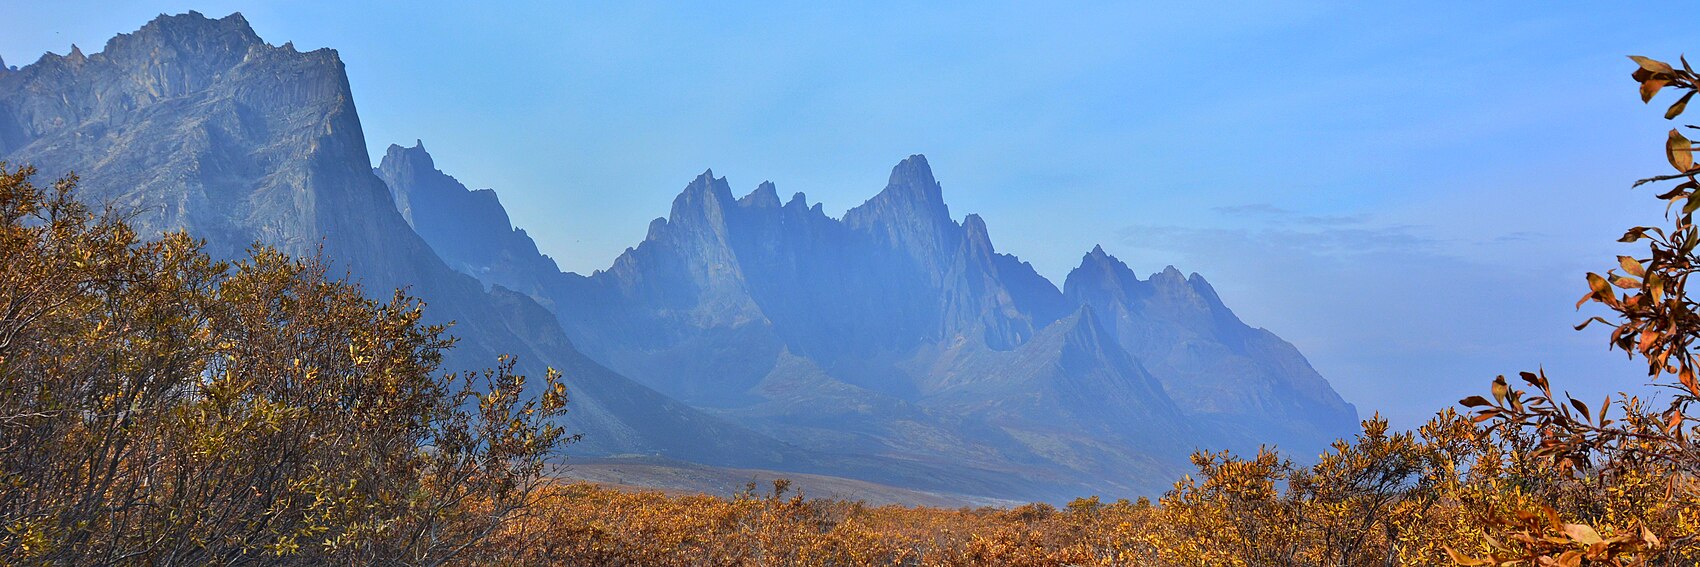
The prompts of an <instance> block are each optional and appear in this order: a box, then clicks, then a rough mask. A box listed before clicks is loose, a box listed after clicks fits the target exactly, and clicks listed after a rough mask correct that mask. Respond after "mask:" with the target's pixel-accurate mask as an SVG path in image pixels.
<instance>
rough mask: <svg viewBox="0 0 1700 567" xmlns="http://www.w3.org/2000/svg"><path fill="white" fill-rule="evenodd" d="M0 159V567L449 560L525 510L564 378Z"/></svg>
mask: <svg viewBox="0 0 1700 567" xmlns="http://www.w3.org/2000/svg"><path fill="white" fill-rule="evenodd" d="M33 174H34V170H32V169H30V168H28V167H15V168H14V167H9V166H5V165H4V164H0V564H18V565H23V564H55V565H99V564H211V563H221V564H226V563H268V564H283V563H301V564H323V563H349V564H374V563H384V562H393V563H406V564H438V563H443V562H446V561H450V560H453V559H454V558H456V557H457V556H459V555H460V554H463V553H466V552H467V551H468V550H471V549H472V548H474V547H475V546H476V545H477V544H478V543H479V542H481V541H483V540H484V538H485V536H487V535H488V534H489V533H491V532H493V531H494V530H496V529H497V528H499V527H500V525H501V524H502V522H503V521H504V520H505V519H506V518H507V517H509V516H511V514H512V513H513V511H514V510H517V509H520V508H522V507H523V506H524V505H526V504H528V503H529V500H530V498H531V492H532V489H533V487H534V486H535V484H536V481H537V479H538V478H539V476H540V472H541V470H542V466H543V462H544V460H546V459H547V458H548V457H550V455H552V454H553V453H554V452H555V451H556V449H557V448H558V447H560V446H561V445H562V444H563V443H564V442H566V441H568V440H569V438H568V437H567V436H566V435H565V434H564V433H563V432H562V431H561V430H560V429H559V428H558V427H556V426H554V425H551V424H550V420H551V419H552V418H553V417H555V416H557V415H559V414H560V413H561V412H562V411H563V408H564V406H563V404H564V403H565V401H566V399H565V396H564V391H563V390H562V389H561V384H560V382H559V379H558V377H557V376H556V375H554V374H553V373H552V372H551V373H550V375H549V376H547V377H546V381H547V382H548V384H547V385H546V387H545V388H543V390H544V393H543V395H541V396H522V393H521V392H522V390H524V387H525V382H526V379H525V378H524V377H521V376H518V375H516V374H514V372H513V364H512V361H507V360H504V361H501V362H500V364H499V365H498V366H497V367H496V368H494V369H492V370H488V371H484V372H477V373H466V374H453V375H441V374H439V373H438V366H439V365H440V364H441V360H442V352H443V350H444V349H447V348H449V347H450V346H451V345H452V342H453V341H452V339H450V338H448V337H447V336H445V334H444V328H443V327H440V326H432V325H425V324H422V323H421V316H422V308H423V305H422V304H421V303H420V302H419V301H417V300H414V299H411V298H408V297H406V296H404V295H402V294H400V293H399V292H398V293H396V294H395V295H394V296H393V297H392V298H391V299H389V300H388V301H384V302H379V301H373V300H371V299H368V298H367V297H366V295H365V294H364V293H363V291H362V290H361V289H360V287H359V286H357V285H353V284H350V283H348V282H345V281H341V280H337V279H332V278H330V277H328V276H327V273H326V267H325V265H324V264H323V263H322V262H320V261H318V260H316V259H291V258H288V257H286V256H284V255H283V254H281V253H279V252H277V251H275V250H272V249H269V248H266V247H263V246H256V247H254V248H253V249H252V250H251V252H250V253H249V254H248V256H247V257H245V258H243V259H241V260H238V261H235V262H233V263H232V262H221V261H215V260H213V259H212V258H210V257H208V256H207V255H206V254H205V253H203V252H202V250H201V244H200V243H199V242H198V241H196V240H194V239H191V238H190V237H188V236H187V235H184V234H181V233H171V234H166V235H164V236H163V237H161V238H156V239H151V240H146V239H142V238H140V237H139V236H138V235H137V234H136V233H135V232H134V231H133V230H132V229H131V228H130V227H129V225H128V224H127V223H126V222H124V219H122V218H120V217H118V216H116V215H113V214H110V213H102V214H97V213H95V212H94V211H92V210H91V209H90V208H88V207H87V206H85V205H84V204H82V203H80V202H78V201H77V200H76V199H75V198H73V191H74V189H75V186H76V180H75V178H70V177H68V178H65V179H61V180H59V181H57V182H55V183H54V184H53V185H52V186H51V187H39V186H37V185H35V184H34V183H33V182H32V179H31V178H32V175H33Z"/></svg>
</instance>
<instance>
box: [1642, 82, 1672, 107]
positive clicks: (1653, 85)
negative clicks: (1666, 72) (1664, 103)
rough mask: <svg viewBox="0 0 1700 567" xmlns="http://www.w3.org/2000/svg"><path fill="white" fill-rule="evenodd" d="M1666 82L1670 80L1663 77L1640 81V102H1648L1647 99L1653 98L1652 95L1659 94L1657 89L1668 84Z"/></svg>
mask: <svg viewBox="0 0 1700 567" xmlns="http://www.w3.org/2000/svg"><path fill="white" fill-rule="evenodd" d="M1668 84H1670V81H1667V80H1665V79H1647V80H1645V81H1642V82H1641V102H1648V101H1651V100H1653V96H1654V95H1657V94H1659V89H1662V88H1665V85H1668Z"/></svg>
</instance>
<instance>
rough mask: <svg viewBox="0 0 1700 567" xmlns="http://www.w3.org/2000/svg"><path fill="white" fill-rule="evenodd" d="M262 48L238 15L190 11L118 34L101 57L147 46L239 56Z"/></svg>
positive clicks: (159, 18)
mask: <svg viewBox="0 0 1700 567" xmlns="http://www.w3.org/2000/svg"><path fill="white" fill-rule="evenodd" d="M265 44H266V42H265V41H264V40H262V39H260V35H259V34H257V33H255V32H254V28H253V26H250V25H249V24H248V19H247V18H244V17H242V13H241V12H231V13H230V15H228V16H225V17H223V18H219V19H216V20H215V19H212V18H208V17H206V16H204V15H202V14H201V13H200V12H196V11H194V10H190V11H189V12H187V13H183V14H177V15H167V14H160V15H159V16H158V17H155V18H154V19H153V20H152V21H149V22H148V23H147V24H146V25H143V26H142V27H141V29H138V30H136V31H134V32H131V33H127V34H118V35H117V36H115V37H113V38H112V39H111V40H109V41H107V42H106V48H105V50H104V51H102V53H104V54H106V55H107V56H109V57H115V58H123V57H124V56H125V55H126V53H124V51H125V50H126V49H128V48H130V47H131V46H134V45H147V46H148V47H149V48H155V47H159V46H170V47H171V48H172V50H173V51H177V52H193V53H201V54H207V53H211V52H224V53H235V54H241V53H245V52H247V51H248V49H249V48H251V47H255V46H261V45H265ZM291 48H292V49H293V46H291Z"/></svg>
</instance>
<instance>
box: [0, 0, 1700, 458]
mask: <svg viewBox="0 0 1700 567" xmlns="http://www.w3.org/2000/svg"><path fill="white" fill-rule="evenodd" d="M799 4H803V6H802V7H793V6H774V5H763V4H749V3H729V2H713V3H706V2H705V3H700V4H685V5H657V4H630V3H623V2H597V3H564V2H563V3H553V2H551V3H541V2H540V3H537V4H536V5H533V6H529V7H511V8H502V9H494V8H480V9H470V8H469V7H468V4H466V3H447V2H444V3H432V2H348V1H336V2H276V3H245V2H222V1H208V2H185V1H162V2H128V1H126V2H86V1H68V0H57V1H55V2H27V3H25V2H17V1H15V0H0V8H3V10H0V12H3V13H4V15H5V16H6V18H7V25H6V32H5V33H4V34H3V35H0V57H4V58H5V60H6V62H7V63H8V64H11V65H24V64H27V63H30V62H33V61H34V60H35V59H36V58H37V57H39V56H40V55H41V53H42V52H44V51H53V52H56V53H64V52H66V51H67V50H68V49H69V48H70V45H71V43H73V42H75V43H77V44H79V45H81V46H82V48H83V49H84V51H86V52H89V53H93V52H95V51H98V50H99V49H100V46H101V45H103V44H104V43H105V41H106V39H107V38H109V37H110V36H112V35H113V34H115V33H119V32H128V31H132V30H134V29H135V28H137V27H139V26H141V25H142V24H143V23H144V22H146V21H147V20H149V19H151V18H152V17H153V16H155V15H157V14H159V13H161V12H171V13H177V12H182V11H186V10H189V9H195V10H199V11H201V12H203V13H205V14H207V15H209V16H213V17H219V16H223V15H225V14H227V13H229V12H232V11H241V12H243V13H244V14H245V15H246V16H247V18H248V20H249V21H250V22H251V23H252V24H253V26H254V28H255V29H256V30H258V32H259V33H260V35H261V36H262V37H264V38H265V39H266V40H267V41H269V42H271V43H274V44H281V43H284V42H286V41H293V42H294V43H295V45H296V46H297V47H298V48H302V49H312V48H318V47H333V48H336V49H337V50H338V51H339V52H340V53H341V55H342V59H343V60H344V61H345V62H346V63H347V66H348V72H349V74H350V79H351V81H352V84H353V87H354V93H355V97H356V102H357V105H358V107H359V110H360V114H361V117H362V119H363V122H364V124H365V127H366V134H367V136H368V143H369V144H370V145H371V150H372V152H373V154H374V157H376V156H379V155H382V153H383V150H384V148H385V147H386V146H387V145H388V144H390V143H392V142H398V143H405V144H411V143H412V141H413V140H414V139H416V138H421V139H423V140H424V141H425V144H426V147H427V148H428V149H430V150H431V153H432V155H433V156H435V157H436V160H437V164H438V166H439V167H441V168H443V169H444V170H445V171H447V172H449V173H450V174H452V175H455V176H457V177H459V178H460V179H461V180H462V181H463V182H465V183H466V184H468V185H470V186H472V187H475V188H478V187H492V188H495V189H496V190H497V191H498V192H499V193H500V194H501V197H502V200H503V202H504V203H505V204H506V205H507V206H508V210H509V212H510V213H512V215H513V217H514V221H515V223H516V224H518V225H519V226H520V227H522V228H525V229H526V230H528V231H529V232H530V233H531V234H532V235H533V236H534V237H536V238H537V240H538V244H539V245H540V246H541V247H542V248H543V249H544V251H545V252H546V253H548V254H550V255H552V256H554V257H555V259H556V260H557V261H559V262H560V264H561V266H562V267H563V268H565V269H568V270H573V271H589V270H593V269H597V268H602V267H606V266H607V265H608V264H609V263H610V262H611V261H612V260H613V258H614V257H615V255H617V254H618V253H619V251H620V250H622V249H624V248H625V247H627V246H630V245H633V244H635V243H637V242H638V241H639V240H640V239H641V238H642V237H643V234H644V231H645V228H646V225H647V221H648V220H649V219H651V218H653V217H656V216H660V215H664V214H665V213H666V211H667V208H668V205H669V203H670V202H671V200H672V198H673V196H674V195H675V194H676V193H677V192H678V191H679V190H680V189H681V188H682V187H683V186H684V185H685V184H686V183H687V182H688V181H690V179H691V178H692V177H693V176H694V175H696V174H697V173H700V172H701V171H702V170H703V169H706V168H710V167H712V168H713V169H714V171H715V173H716V174H718V175H725V176H727V177H728V178H729V179H730V181H731V183H732V185H733V186H734V187H735V188H739V189H741V190H749V189H753V188H754V187H755V186H756V184H757V183H759V182H761V181H762V180H764V179H765V180H772V181H774V182H775V183H777V184H778V186H779V189H780V191H781V193H783V194H789V193H791V192H794V191H804V192H806V193H807V194H808V195H809V198H810V200H811V201H822V202H824V203H825V207H826V209H827V211H829V212H831V213H833V214H837V213H841V212H842V211H844V210H845V209H847V208H849V207H852V206H854V205H856V204H858V203H860V202H861V201H862V200H863V199H866V198H867V197H869V196H871V195H872V194H873V193H874V192H876V191H878V190H879V189H880V187H881V186H883V185H884V182H885V177H886V174H887V172H888V171H889V168H890V167H891V166H892V165H893V164H895V163H896V162H897V161H898V160H899V159H901V158H902V157H904V156H907V155H909V154H911V153H925V154H927V156H928V158H929V160H930V161H931V162H932V164H933V167H934V169H935V173H936V174H937V175H938V178H939V179H940V181H941V182H942V183H943V185H944V187H945V193H946V195H945V197H946V200H947V201H948V202H949V203H950V204H951V205H952V207H953V209H952V210H953V212H954V214H955V215H956V216H957V217H958V218H961V216H962V215H964V214H966V213H970V212H975V213H980V214H981V215H982V216H984V217H985V219H986V221H987V223H988V224H989V225H990V227H991V233H992V238H993V241H994V242H995V243H996V244H997V245H998V246H999V248H1000V249H1001V250H1003V251H1006V252H1011V253H1014V254H1017V255H1019V256H1021V257H1022V258H1024V259H1027V260H1029V261H1031V262H1033V264H1034V265H1035V266H1037V267H1038V268H1039V270H1040V271H1041V272H1042V273H1044V274H1045V275H1047V276H1050V277H1052V278H1053V279H1054V280H1055V281H1057V282H1058V283H1059V284H1060V283H1061V277H1062V276H1063V275H1064V274H1066V273H1067V271H1068V269H1069V268H1071V267H1073V266H1074V265H1075V264H1076V263H1078V261H1079V259H1080V256H1081V255H1082V254H1083V253H1085V252H1086V251H1087V250H1089V249H1091V247H1092V245H1093V244H1097V243H1102V244H1103V245H1104V246H1105V248H1106V249H1107V250H1109V251H1110V252H1111V253H1112V254H1115V255H1117V256H1120V257H1121V258H1122V259H1123V260H1126V261H1127V262H1128V263H1129V264H1130V265H1132V266H1133V267H1134V269H1135V271H1138V272H1141V273H1149V272H1153V271H1156V270H1160V269H1161V268H1162V267H1163V266H1164V265H1166V264H1174V265H1176V266H1178V267H1180V268H1181V269H1182V270H1184V271H1197V272H1200V273H1202V274H1204V275H1205V276H1206V277H1207V278H1208V279H1209V280H1210V281H1211V282H1212V283H1214V284H1215V285H1216V287H1217V289H1218V290H1219V291H1220V292H1221V295H1222V296H1223V297H1224V298H1225V300H1226V301H1227V302H1228V303H1229V305H1230V306H1232V307H1233V308H1234V309H1235V310H1236V311H1237V312H1238V313H1239V314H1240V316H1241V318H1243V319H1245V320H1246V321H1247V322H1249V323H1251V324H1252V325H1256V326H1263V327H1267V328H1269V329H1271V330H1273V331H1275V332H1276V333H1278V334H1280V335H1281V336H1283V337H1285V338H1287V339H1288V340H1290V341H1292V342H1293V343H1295V344H1297V345H1298V346H1299V347H1300V349H1301V350H1303V351H1304V352H1305V353H1306V354H1307V355H1309V357H1310V359H1311V361H1312V362H1313V363H1314V365H1315V366H1316V367H1317V368H1318V370H1320V371H1321V372H1322V374H1323V375H1324V376H1326V377H1328V378H1329V379H1330V380H1331V381H1332V382H1333V383H1334V385H1335V387H1336V388H1337V389H1338V390H1339V391H1340V392H1341V393H1342V394H1343V395H1344V396H1345V397H1346V398H1347V399H1348V400H1349V401H1351V402H1354V403H1356V404H1357V405H1358V407H1359V409H1360V410H1361V411H1362V412H1363V413H1365V414H1366V415H1367V414H1368V413H1369V412H1370V411H1374V410H1381V411H1383V412H1384V413H1387V414H1390V415H1392V416H1393V417H1394V418H1395V419H1396V420H1397V421H1398V422H1399V423H1401V424H1405V425H1409V424H1414V423H1416V422H1417V421H1419V420H1421V419H1423V418H1425V417H1426V416H1427V415H1428V414H1430V413H1431V412H1432V411H1434V410H1435V409H1438V408H1439V407H1441V406H1443V405H1446V404H1449V403H1451V402H1452V401H1454V400H1457V399H1458V398H1460V397H1462V396H1463V395H1466V394H1471V393H1479V392H1482V391H1485V386H1486V384H1487V382H1488V380H1490V379H1491V378H1492V377H1493V376H1494V375H1495V374H1499V373H1510V372H1515V371H1518V370H1524V369H1532V368H1535V367H1536V366H1538V365H1543V364H1544V365H1545V366H1546V367H1547V369H1548V370H1549V372H1550V373H1551V374H1552V375H1553V376H1554V378H1555V380H1556V382H1557V383H1558V384H1561V385H1568V386H1570V387H1572V388H1573V389H1576V390H1579V391H1585V392H1604V391H1607V390H1616V389H1620V388H1631V387H1634V386H1635V385H1636V384H1638V383H1639V382H1640V381H1641V378H1640V375H1639V373H1638V372H1637V371H1636V368H1635V367H1634V366H1631V365H1629V364H1627V363H1625V362H1624V361H1622V360H1621V357H1620V356H1619V355H1614V354H1610V353H1608V352H1607V351H1605V349H1604V346H1603V345H1604V339H1603V338H1602V336H1601V334H1600V333H1598V332H1592V331H1590V332H1584V333H1577V332H1574V331H1571V330H1569V325H1570V324H1572V323H1575V322H1577V321H1579V320H1581V319H1582V318H1583V316H1582V315H1580V314H1578V313H1576V312H1575V311H1574V310H1572V308H1571V305H1572V304H1573V303H1574V301H1575V300H1576V298H1577V297H1579V296H1580V295H1581V293H1582V292H1583V290H1584V288H1585V286H1583V285H1582V280H1581V274H1582V272H1584V271H1586V270H1588V269H1603V268H1605V267H1607V266H1609V265H1610V264H1611V263H1612V260H1611V257H1612V254H1614V253H1617V252H1621V251H1623V250H1624V249H1623V248H1620V245H1615V244H1613V243H1612V241H1613V240H1614V239H1615V238H1616V237H1617V236H1618V235H1620V234H1621V233H1622V229H1623V228H1624V227H1626V226H1628V225H1630V224H1634V223H1638V222H1652V221H1653V220H1654V219H1656V217H1657V215H1658V214H1659V212H1660V210H1661V209H1660V207H1658V205H1657V204H1655V203H1653V202H1652V201H1651V199H1650V198H1648V196H1647V195H1646V194H1645V193H1631V192H1630V191H1629V190H1628V186H1629V181H1631V180H1632V179H1634V178H1636V177H1637V176H1639V175H1642V174H1652V173H1662V172H1663V169H1664V168H1666V167H1668V166H1666V165H1664V164H1663V163H1662V159H1661V152H1660V148H1661V146H1662V141H1663V139H1664V131H1665V129H1667V128H1668V127H1669V126H1668V125H1667V124H1666V123H1665V122H1664V121H1663V120H1661V119H1660V117H1659V114H1660V113H1659V112H1658V111H1656V110H1655V109H1650V108H1645V107H1643V106H1642V105H1641V103H1640V102H1639V100H1638V99H1637V98H1636V96H1635V88H1634V84H1633V83H1632V82H1631V81H1630V80H1629V79H1628V75H1629V72H1630V71H1631V70H1632V64H1631V63H1630V62H1629V61H1628V60H1627V59H1625V58H1624V56H1625V55H1628V54H1645V55H1649V56H1655V57H1661V58H1672V59H1674V58H1675V56H1676V55H1677V54H1678V53H1681V52H1683V50H1685V49H1690V50H1696V51H1700V33H1697V32H1696V28H1695V27H1694V26H1693V22H1694V20H1693V17H1692V15H1693V13H1692V6H1691V5H1683V7H1682V8H1680V10H1679V9H1678V8H1677V7H1678V6H1679V4H1676V3H1670V4H1664V5H1654V4H1648V5H1640V6H1637V7H1629V6H1628V5H1627V4H1625V5H1622V7H1620V5H1619V4H1618V3H1581V2H1576V3H1570V2H1563V3H1560V2H1541V3H1527V4H1511V3H1486V2H1464V3H1407V2H1397V3H1396V2H1327V3H1286V4H1283V5H1264V4H1236V3H1222V4H1215V5H1213V6H1211V7H1208V8H1204V7H1201V6H1203V3H1197V2H1185V3H1173V4H1145V5H1135V4H1133V3H1126V2H1115V3H1105V4H1101V5H1080V7H1078V8H1069V9H1061V8H1057V7H1056V6H1054V5H1053V4H1055V3H1033V4H1026V5H1009V4H999V5H985V4H982V3H962V4H956V5H937V6H935V7H931V8H916V7H912V6H906V5H902V4H895V3H894V4H884V3H872V2H856V3H847V4H846V6H844V7H832V6H826V5H824V4H825V3H812V2H811V3H799ZM1418 4H1421V6H1420V7H1419V6H1417V5H1418ZM1489 4H1491V6H1487V5H1489ZM1667 102H1668V101H1667ZM1660 108H1662V106H1661V107H1660Z"/></svg>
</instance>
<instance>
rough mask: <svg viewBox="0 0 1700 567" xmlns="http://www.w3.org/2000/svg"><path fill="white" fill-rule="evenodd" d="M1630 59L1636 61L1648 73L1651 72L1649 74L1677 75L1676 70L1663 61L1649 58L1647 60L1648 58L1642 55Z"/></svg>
mask: <svg viewBox="0 0 1700 567" xmlns="http://www.w3.org/2000/svg"><path fill="white" fill-rule="evenodd" d="M1629 58H1630V59H1633V60H1635V63H1636V64H1638V65H1640V66H1641V68H1642V69H1646V70H1647V72H1649V73H1659V74H1665V75H1674V74H1676V69H1673V68H1671V66H1670V64H1668V63H1665V62H1663V61H1659V60H1657V59H1649V58H1646V57H1642V56H1640V55H1630V56H1629Z"/></svg>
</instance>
